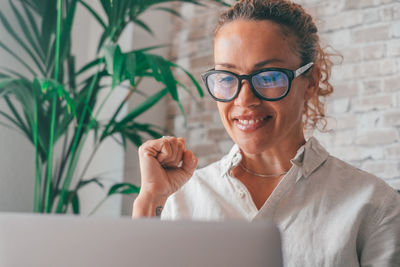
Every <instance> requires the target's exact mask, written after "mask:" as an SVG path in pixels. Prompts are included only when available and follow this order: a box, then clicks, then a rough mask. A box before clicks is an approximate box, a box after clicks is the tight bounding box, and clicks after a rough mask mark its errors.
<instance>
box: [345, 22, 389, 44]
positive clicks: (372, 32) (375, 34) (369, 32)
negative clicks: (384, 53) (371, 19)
mask: <svg viewBox="0 0 400 267" xmlns="http://www.w3.org/2000/svg"><path fill="white" fill-rule="evenodd" d="M352 33H353V34H352V41H353V42H355V43H368V42H375V41H380V40H388V39H389V38H390V28H389V26H388V25H380V26H373V27H367V28H364V29H356V30H353V31H352ZM392 34H393V33H392Z"/></svg>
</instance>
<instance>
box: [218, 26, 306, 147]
mask: <svg viewBox="0 0 400 267" xmlns="http://www.w3.org/2000/svg"><path fill="white" fill-rule="evenodd" d="M295 40H296V39H295V38H294V37H293V36H290V35H285V34H284V33H283V31H282V29H281V26H279V25H278V24H276V23H273V22H270V21H245V20H237V21H234V22H231V23H228V24H225V25H224V26H222V28H220V29H219V31H218V33H217V35H216V37H215V42H214V60H215V69H217V70H228V71H231V72H234V73H236V74H239V75H243V74H250V73H252V72H254V71H256V70H259V69H262V68H268V67H276V68H286V69H289V70H296V69H297V68H299V67H301V66H300V64H301V60H300V58H299V56H298V55H297V53H296V50H295V49H296V41H295ZM307 63H308V62H307ZM309 84H310V83H309V81H308V79H307V78H305V77H304V75H303V76H299V77H297V78H295V79H294V80H293V81H292V85H291V88H290V92H289V94H288V95H287V96H286V97H285V98H283V99H281V100H279V101H275V102H270V101H264V100H261V99H259V98H257V97H256V96H255V95H254V94H253V92H252V91H251V89H250V87H249V84H248V82H247V81H245V80H244V81H243V82H242V85H241V86H242V87H241V90H240V93H239V95H238V96H237V97H236V98H235V99H234V100H233V101H231V102H227V103H225V102H218V110H219V113H220V116H221V119H222V122H223V124H224V127H225V129H226V130H227V132H228V134H229V135H230V137H231V138H232V139H233V141H234V142H235V143H236V144H238V145H239V147H240V148H241V149H242V151H244V152H247V153H250V154H259V153H261V152H263V151H266V150H268V149H274V148H277V147H279V146H283V147H292V146H293V145H297V144H299V142H302V141H303V140H304V135H303V124H302V114H303V107H304V101H305V98H306V97H307V96H306V93H307V94H308V91H310V90H306V89H307V88H309V87H310V85H309Z"/></svg>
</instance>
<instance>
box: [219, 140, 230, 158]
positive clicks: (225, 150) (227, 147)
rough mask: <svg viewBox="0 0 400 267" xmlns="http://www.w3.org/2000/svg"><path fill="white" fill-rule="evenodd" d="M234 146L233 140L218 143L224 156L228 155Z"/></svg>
mask: <svg viewBox="0 0 400 267" xmlns="http://www.w3.org/2000/svg"><path fill="white" fill-rule="evenodd" d="M233 144H234V142H233V141H232V140H223V141H220V142H218V148H219V151H221V153H222V154H223V155H226V154H228V152H229V151H230V150H231V148H232V146H233Z"/></svg>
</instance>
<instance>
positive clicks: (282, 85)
mask: <svg viewBox="0 0 400 267" xmlns="http://www.w3.org/2000/svg"><path fill="white" fill-rule="evenodd" d="M312 65H314V63H313V62H310V63H308V64H306V65H304V66H302V67H300V68H298V69H297V70H294V71H293V70H288V69H282V68H265V69H261V70H257V71H256V72H253V73H251V74H250V75H237V74H236V73H233V72H230V71H226V70H215V69H212V70H209V71H207V72H206V73H204V74H202V75H201V77H202V79H203V82H204V84H205V85H206V87H207V90H208V92H209V93H210V95H211V96H212V97H213V98H214V99H215V100H217V101H221V102H229V101H232V100H233V99H235V98H236V97H237V96H238V94H239V92H240V89H241V87H242V81H243V80H246V81H248V82H249V84H250V89H251V91H252V92H253V93H254V94H255V95H256V96H257V97H259V98H260V99H262V100H266V101H278V100H280V99H282V98H284V97H285V96H287V94H288V93H289V90H290V85H291V83H292V80H293V79H294V78H296V77H297V76H300V75H301V74H303V73H304V72H306V71H307V70H308V69H309V68H311V66H312Z"/></svg>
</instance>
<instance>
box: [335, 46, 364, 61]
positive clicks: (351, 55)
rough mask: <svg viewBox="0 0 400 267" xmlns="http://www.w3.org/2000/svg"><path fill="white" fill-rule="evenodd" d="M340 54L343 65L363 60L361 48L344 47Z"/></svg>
mask: <svg viewBox="0 0 400 267" xmlns="http://www.w3.org/2000/svg"><path fill="white" fill-rule="evenodd" d="M340 53H341V54H342V56H343V64H348V63H349V62H358V61H360V60H362V59H363V53H364V49H362V48H361V47H345V48H343V49H342V50H341V51H340Z"/></svg>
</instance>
